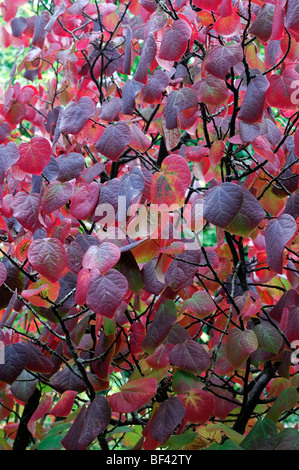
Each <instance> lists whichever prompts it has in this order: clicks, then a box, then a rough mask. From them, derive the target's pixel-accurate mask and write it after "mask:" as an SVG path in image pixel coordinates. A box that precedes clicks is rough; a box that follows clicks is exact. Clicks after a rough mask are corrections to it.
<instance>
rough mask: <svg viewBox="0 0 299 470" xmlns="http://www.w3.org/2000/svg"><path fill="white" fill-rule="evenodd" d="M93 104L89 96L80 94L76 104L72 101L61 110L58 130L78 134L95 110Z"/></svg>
mask: <svg viewBox="0 0 299 470" xmlns="http://www.w3.org/2000/svg"><path fill="white" fill-rule="evenodd" d="M95 109H96V108H95V104H94V102H93V100H92V99H91V98H89V96H82V98H80V100H79V101H78V104H77V103H75V102H74V101H71V103H69V104H68V106H67V107H66V108H65V109H64V110H63V111H62V118H61V122H60V130H61V131H63V132H65V133H66V134H78V133H79V132H80V131H82V129H83V127H84V126H85V125H86V124H87V121H88V119H89V118H90V117H91V116H93V114H94V112H95Z"/></svg>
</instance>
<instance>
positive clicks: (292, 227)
mask: <svg viewBox="0 0 299 470" xmlns="http://www.w3.org/2000/svg"><path fill="white" fill-rule="evenodd" d="M296 230H297V224H296V221H295V220H294V218H293V217H292V216H291V215H289V214H283V215H282V216H280V218H279V219H276V220H270V222H269V223H268V225H267V228H266V231H265V241H266V253H267V263H268V265H269V267H270V268H271V269H273V271H276V272H277V273H279V274H282V270H283V250H284V247H285V245H286V243H287V242H288V241H289V240H291V238H292V237H293V236H294V235H295V233H296Z"/></svg>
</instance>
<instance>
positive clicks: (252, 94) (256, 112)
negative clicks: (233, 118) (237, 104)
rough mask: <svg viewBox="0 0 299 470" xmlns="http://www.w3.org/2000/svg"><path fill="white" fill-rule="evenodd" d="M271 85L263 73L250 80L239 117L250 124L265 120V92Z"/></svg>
mask: <svg viewBox="0 0 299 470" xmlns="http://www.w3.org/2000/svg"><path fill="white" fill-rule="evenodd" d="M269 85H270V84H269V82H268V80H267V78H266V77H264V75H261V74H259V75H257V76H256V77H255V78H254V79H253V80H251V81H250V83H249V85H248V88H247V91H246V93H245V96H244V99H243V102H242V105H241V109H240V112H239V114H238V118H239V119H241V120H242V121H245V122H248V123H249V124H254V123H255V122H262V121H263V115H264V107H265V93H266V90H267V89H268V88H269Z"/></svg>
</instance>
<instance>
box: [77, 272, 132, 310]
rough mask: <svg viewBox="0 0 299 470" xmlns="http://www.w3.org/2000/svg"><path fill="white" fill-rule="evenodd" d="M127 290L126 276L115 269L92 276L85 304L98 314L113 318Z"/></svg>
mask: <svg viewBox="0 0 299 470" xmlns="http://www.w3.org/2000/svg"><path fill="white" fill-rule="evenodd" d="M127 290H128V282H127V280H126V278H125V277H124V276H123V275H122V274H121V273H120V272H118V271H116V270H115V269H110V270H109V271H107V272H106V273H105V275H103V274H101V273H100V271H98V274H96V275H95V276H93V277H92V279H91V281H90V283H89V286H88V291H87V296H86V304H87V305H88V307H89V308H90V309H91V310H93V311H94V312H95V313H98V314H99V315H103V316H104V317H108V318H113V316H114V313H115V312H116V310H117V308H118V307H119V306H120V304H121V302H122V300H123V298H124V296H125V295H126V293H127Z"/></svg>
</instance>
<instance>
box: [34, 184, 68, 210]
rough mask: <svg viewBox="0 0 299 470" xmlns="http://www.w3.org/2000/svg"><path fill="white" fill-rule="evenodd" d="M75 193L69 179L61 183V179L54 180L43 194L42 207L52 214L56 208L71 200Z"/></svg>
mask: <svg viewBox="0 0 299 470" xmlns="http://www.w3.org/2000/svg"><path fill="white" fill-rule="evenodd" d="M72 195H73V185H72V183H70V182H69V181H66V182H65V183H60V182H59V181H53V182H52V183H50V184H49V185H48V186H47V187H46V189H45V192H44V194H43V196H42V201H41V204H42V207H43V209H44V210H45V211H46V212H47V214H51V212H54V211H55V210H57V209H59V208H60V207H62V206H64V205H65V204H67V203H68V202H69V200H70V199H71V197H72Z"/></svg>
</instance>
